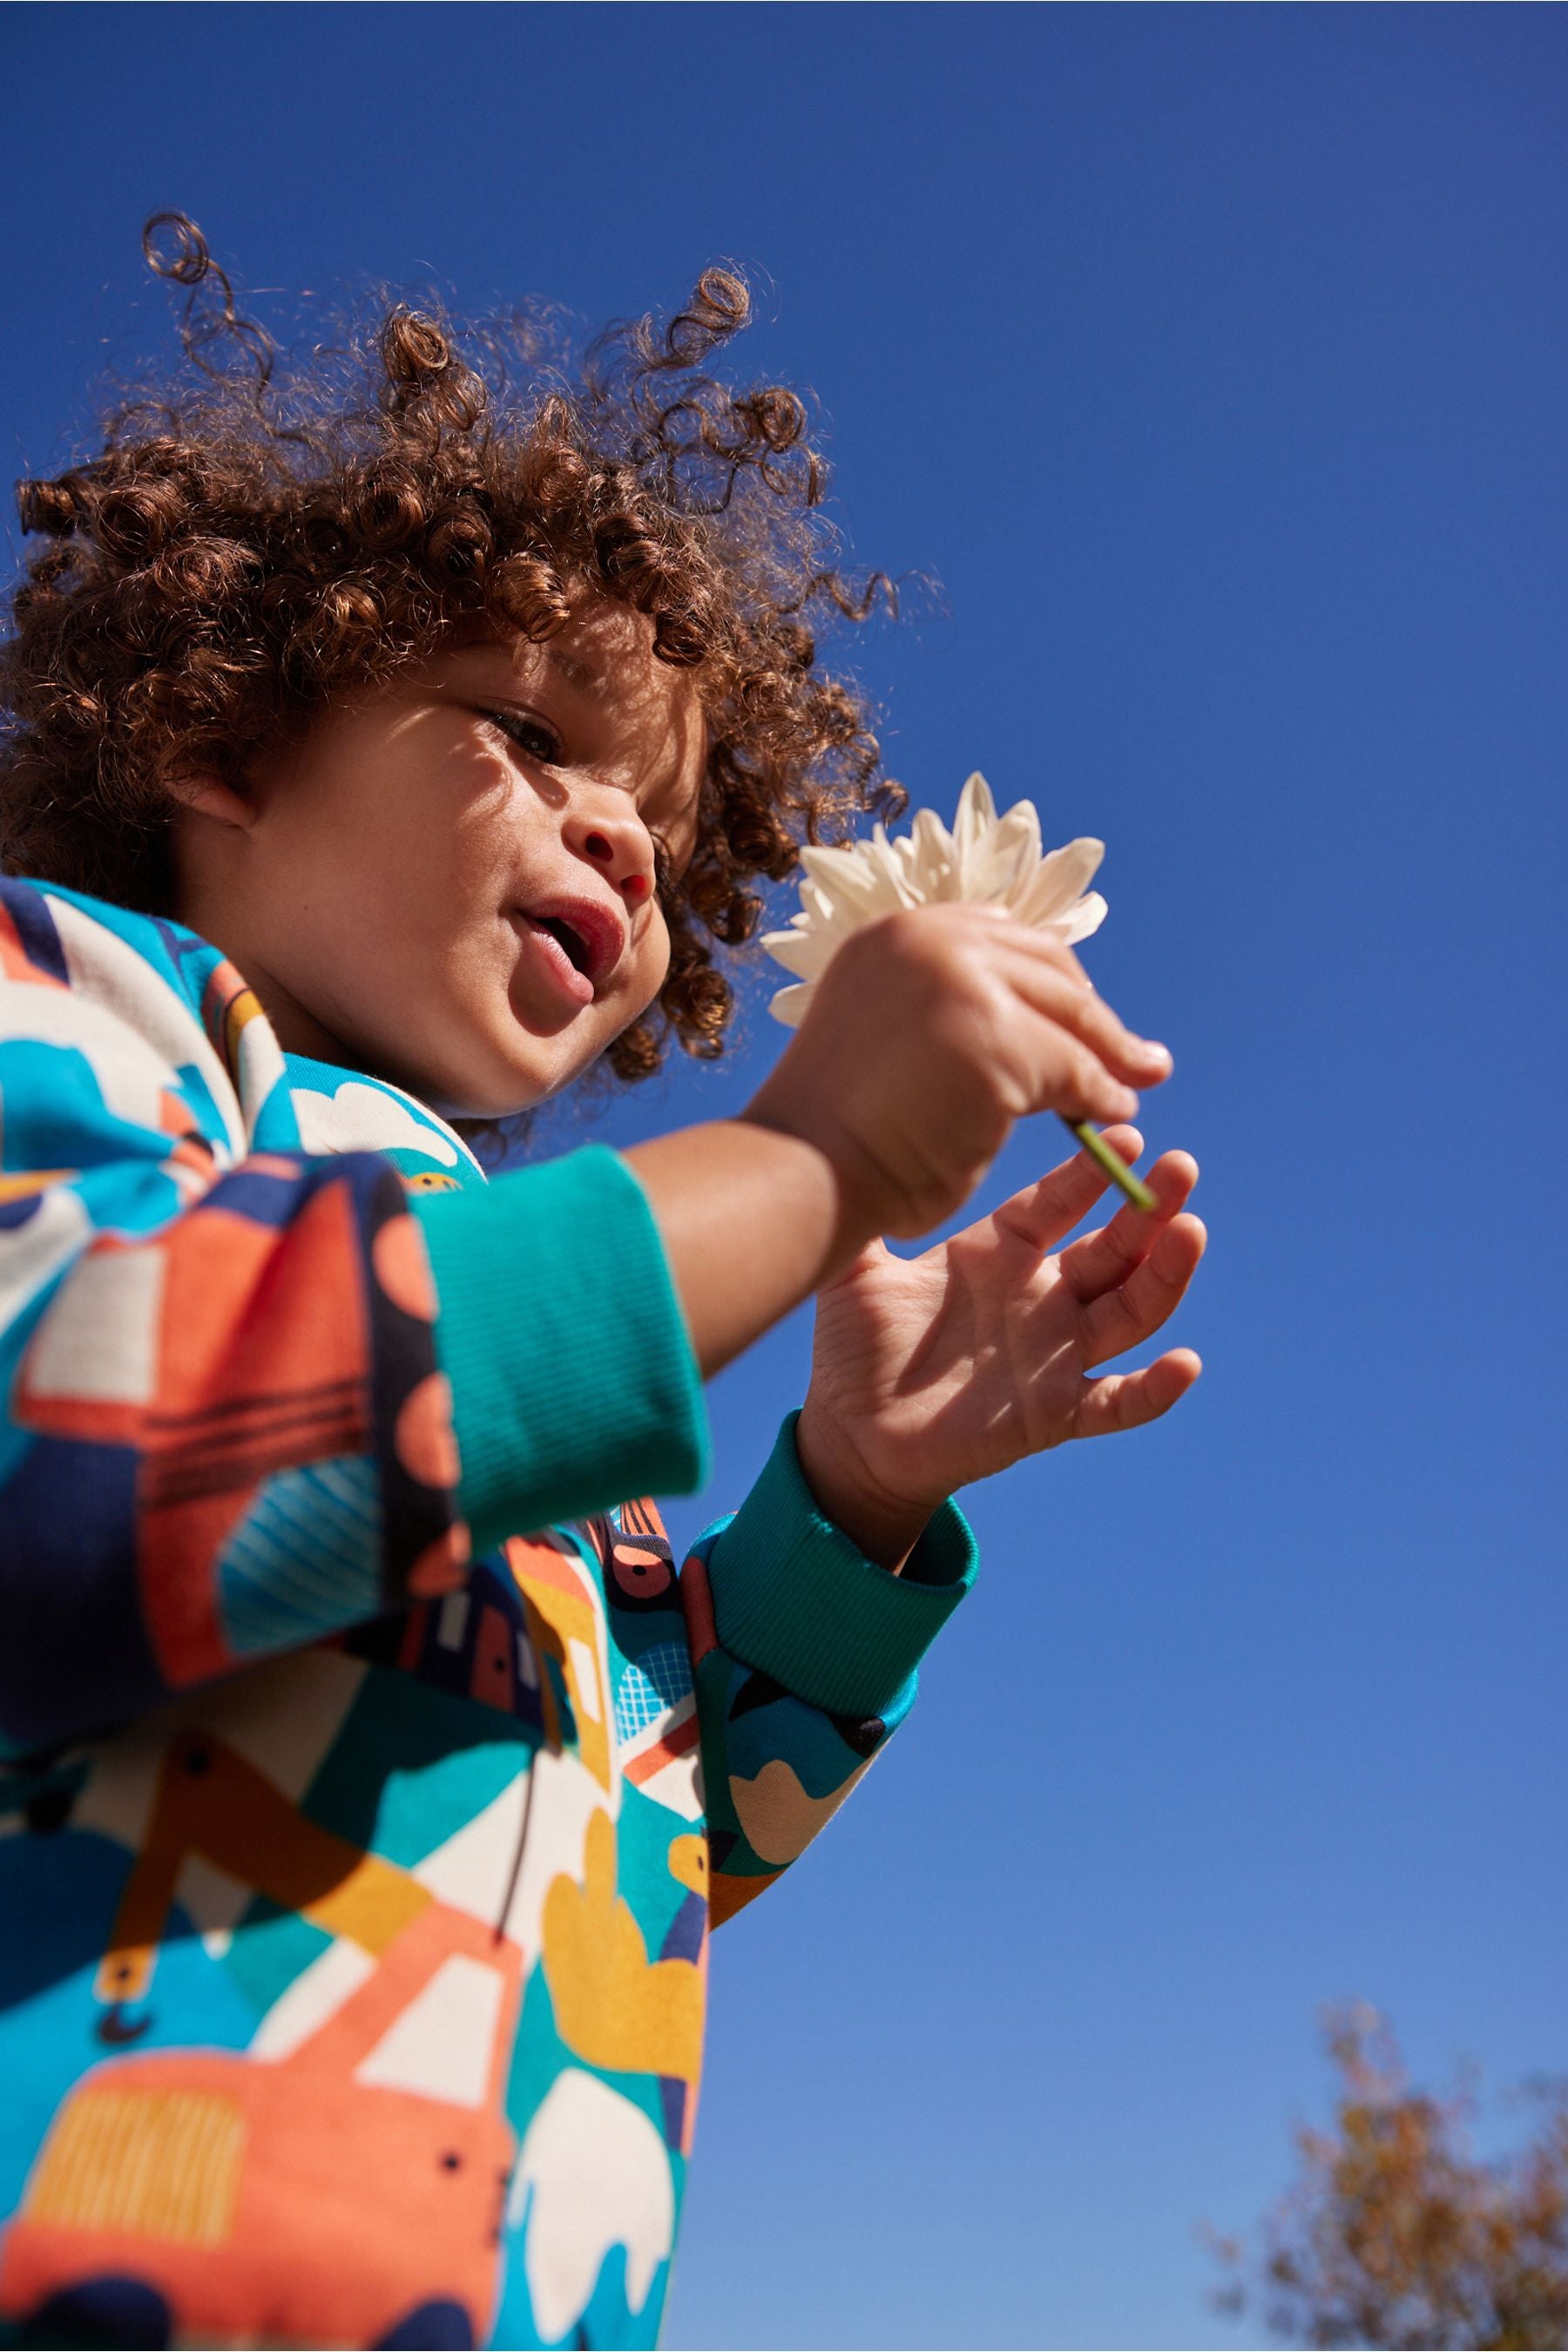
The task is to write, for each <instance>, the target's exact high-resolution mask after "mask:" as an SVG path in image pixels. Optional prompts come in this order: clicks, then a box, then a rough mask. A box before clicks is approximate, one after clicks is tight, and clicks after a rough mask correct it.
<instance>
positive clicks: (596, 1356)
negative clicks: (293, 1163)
mask: <svg viewBox="0 0 1568 2352" xmlns="http://www.w3.org/2000/svg"><path fill="white" fill-rule="evenodd" d="M413 1206H414V1210H415V1213H416V1216H417V1218H418V1220H419V1223H420V1226H421V1228H422V1230H423V1233H424V1237H425V1244H426V1249H427V1250H428V1252H429V1255H430V1264H431V1267H432V1270H433V1272H434V1275H435V1280H436V1290H437V1297H439V1299H440V1302H441V1312H440V1318H439V1320H438V1321H437V1326H436V1349H437V1355H438V1356H439V1358H440V1360H441V1363H442V1365H443V1367H444V1369H445V1370H446V1372H447V1377H448V1379H449V1380H450V1381H451V1386H452V1411H453V1419H454V1422H455V1423H456V1427H457V1437H458V1454H459V1457H460V1459H461V1463H462V1475H461V1480H460V1485H459V1496H460V1499H461V1504H462V1509H463V1516H464V1517H465V1518H466V1520H467V1521H468V1526H469V1528H470V1529H471V1531H472V1536H473V1543H474V1549H475V1550H476V1551H477V1552H481V1553H482V1552H486V1551H489V1550H491V1549H493V1548H494V1547H495V1546H496V1545H497V1544H499V1543H501V1542H503V1541H504V1540H505V1538H507V1537H508V1536H511V1535H517V1534H519V1533H520V1532H521V1531H522V1530H523V1529H524V1528H538V1527H544V1526H547V1525H549V1524H550V1523H552V1522H553V1521H558V1520H563V1519H577V1518H583V1517H586V1516H587V1514H588V1513H589V1512H592V1511H598V1510H603V1509H604V1508H605V1507H606V1506H607V1505H609V1504H611V1503H614V1502H616V1501H618V1500H619V1499H620V1498H621V1496H625V1495H643V1494H649V1495H687V1494H692V1493H694V1492H695V1491H696V1490H697V1489H698V1488H699V1487H700V1486H702V1485H704V1484H705V1483H706V1480H707V1476H708V1467H709V1434H708V1415H707V1407H706V1405H705V1402H704V1400H703V1395H702V1378H701V1373H700V1370H699V1367H698V1363H697V1359H696V1357H695V1355H694V1354H693V1352H692V1348H691V1341H690V1338H689V1334H688V1331H687V1328H686V1324H685V1319H684V1318H683V1315H682V1313H681V1308H680V1303H679V1297H677V1294H676V1289H675V1285H674V1282H673V1280H672V1279H671V1276H670V1272H669V1264H668V1259H667V1258H666V1256H665V1254H664V1244H663V1242H662V1241H661V1240H660V1238H659V1233H658V1225H657V1224H656V1223H655V1221H654V1215H653V1212H652V1210H651V1208H650V1207H649V1206H648V1202H647V1194H646V1193H645V1192H644V1191H643V1189H642V1186H641V1185H640V1183H639V1182H638V1181H637V1178H636V1176H635V1175H634V1174H633V1173H632V1171H631V1169H630V1168H629V1167H628V1166H627V1164H626V1161H625V1160H623V1159H622V1158H621V1157H620V1155H619V1154H618V1153H617V1152H615V1151H611V1150H608V1149H607V1148H606V1147H605V1145H603V1144H591V1145H589V1146H588V1147H587V1148H586V1149H585V1150H581V1151H574V1152H571V1153H569V1154H568V1155H567V1156H566V1157H565V1158H563V1159H561V1160H548V1161H545V1162H542V1164H541V1165H540V1166H539V1167H537V1168H524V1169H518V1170H516V1171H512V1172H511V1173H510V1174H506V1175H501V1176H498V1177H496V1178H495V1179H494V1181H492V1182H491V1183H490V1184H489V1185H488V1186H486V1187H485V1189H484V1190H483V1191H475V1192H432V1193H426V1194H425V1195H424V1196H423V1197H422V1198H417V1197H416V1199H415V1201H414V1202H413ZM520 1513H521V1516H520Z"/></svg>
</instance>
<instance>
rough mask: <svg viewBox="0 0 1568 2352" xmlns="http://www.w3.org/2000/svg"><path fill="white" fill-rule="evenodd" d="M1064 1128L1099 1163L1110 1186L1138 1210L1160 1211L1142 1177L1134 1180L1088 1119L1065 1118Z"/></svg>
mask: <svg viewBox="0 0 1568 2352" xmlns="http://www.w3.org/2000/svg"><path fill="white" fill-rule="evenodd" d="M1062 1125H1063V1126H1064V1127H1065V1128H1068V1129H1069V1130H1070V1131H1071V1132H1072V1133H1073V1134H1074V1135H1076V1136H1077V1138H1078V1139H1079V1142H1080V1143H1081V1144H1082V1146H1083V1148H1084V1150H1086V1151H1087V1152H1088V1154H1089V1158H1090V1159H1091V1160H1098V1162H1099V1164H1100V1167H1101V1168H1103V1169H1104V1171H1105V1172H1106V1174H1107V1175H1108V1176H1109V1177H1110V1181H1111V1182H1112V1183H1113V1184H1120V1185H1121V1190H1122V1191H1123V1192H1125V1193H1126V1195H1127V1197H1128V1199H1129V1200H1130V1201H1131V1203H1132V1205H1133V1207H1134V1208H1135V1209H1154V1208H1158V1206H1159V1202H1157V1201H1156V1200H1155V1198H1154V1195H1153V1193H1152V1192H1151V1191H1150V1190H1149V1187H1148V1186H1147V1184H1145V1183H1144V1181H1143V1179H1142V1176H1134V1174H1133V1173H1132V1171H1131V1168H1129V1166H1128V1165H1127V1162H1126V1161H1125V1160H1122V1159H1121V1158H1120V1157H1119V1156H1118V1155H1117V1153H1115V1152H1114V1151H1112V1150H1111V1148H1110V1144H1109V1143H1107V1141H1106V1139H1105V1138H1104V1136H1103V1135H1101V1134H1100V1133H1099V1131H1098V1130H1097V1129H1094V1128H1092V1127H1090V1125H1089V1121H1088V1119H1087V1118H1064V1119H1063V1120H1062Z"/></svg>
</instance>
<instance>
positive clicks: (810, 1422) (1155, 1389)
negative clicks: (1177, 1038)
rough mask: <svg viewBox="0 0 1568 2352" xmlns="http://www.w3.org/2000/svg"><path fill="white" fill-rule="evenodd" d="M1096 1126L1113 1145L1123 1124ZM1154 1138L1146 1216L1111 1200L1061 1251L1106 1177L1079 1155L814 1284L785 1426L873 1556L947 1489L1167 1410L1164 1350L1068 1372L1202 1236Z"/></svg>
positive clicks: (1154, 1326) (1176, 1301) (1139, 1331)
mask: <svg viewBox="0 0 1568 2352" xmlns="http://www.w3.org/2000/svg"><path fill="white" fill-rule="evenodd" d="M1105 1133H1106V1140H1107V1142H1108V1143H1110V1146H1111V1148H1112V1149H1113V1150H1116V1151H1118V1152H1120V1153H1121V1157H1122V1159H1123V1160H1129V1161H1131V1160H1134V1159H1135V1158H1136V1157H1137V1155H1138V1153H1139V1151H1140V1150H1142V1138H1141V1137H1140V1135H1139V1134H1138V1132H1137V1130H1136V1129H1134V1128H1130V1127H1111V1128H1108V1129H1106V1131H1105ZM1197 1173H1198V1171H1197V1165H1196V1162H1195V1161H1194V1160H1192V1159H1191V1158H1189V1156H1188V1155H1187V1153H1185V1152H1184V1151H1168V1152H1166V1153H1165V1155H1164V1156H1163V1159H1161V1160H1157V1161H1156V1162H1155V1164H1154V1166H1153V1168H1152V1170H1151V1171H1150V1174H1149V1178H1148V1181H1149V1184H1150V1187H1151V1189H1152V1192H1153V1193H1154V1195H1155V1198H1156V1200H1157V1201H1158V1202H1159V1207H1158V1209H1157V1211H1155V1212H1154V1213H1152V1214H1147V1213H1141V1212H1140V1211H1138V1210H1136V1209H1134V1208H1131V1207H1130V1206H1129V1207H1123V1208H1121V1210H1120V1211H1119V1212H1118V1213H1117V1214H1116V1215H1115V1216H1114V1217H1113V1218H1112V1219H1111V1220H1110V1223H1109V1224H1108V1225H1106V1226H1104V1227H1102V1228H1101V1229H1100V1231H1098V1232H1095V1233H1090V1234H1085V1235H1083V1236H1082V1237H1081V1239H1079V1240H1078V1241H1076V1242H1073V1243H1072V1244H1070V1245H1069V1246H1068V1248H1067V1249H1065V1250H1062V1251H1061V1252H1060V1254H1059V1255H1054V1254H1053V1253H1055V1252H1056V1250H1057V1245H1058V1243H1060V1241H1061V1240H1062V1238H1063V1236H1064V1235H1065V1234H1069V1233H1070V1232H1071V1231H1072V1229H1073V1227H1074V1225H1076V1224H1077V1223H1078V1222H1079V1218H1080V1217H1082V1216H1084V1215H1085V1214H1086V1213H1087V1212H1088V1211H1089V1209H1090V1208H1091V1207H1092V1206H1093V1204H1094V1202H1096V1201H1097V1200H1098V1199H1099V1198H1100V1194H1101V1193H1102V1192H1104V1190H1105V1183H1106V1180H1105V1178H1104V1177H1103V1176H1102V1175H1101V1174H1100V1171H1099V1169H1098V1168H1096V1167H1095V1165H1094V1163H1093V1161H1092V1160H1089V1157H1088V1156H1087V1154H1084V1153H1079V1155H1077V1156H1076V1157H1075V1158H1073V1159H1071V1160H1065V1161H1064V1162H1063V1163H1062V1165H1061V1166H1060V1167H1059V1168H1055V1169H1053V1170H1052V1171H1051V1172H1050V1174H1049V1175H1048V1176H1044V1177H1042V1178H1041V1179H1040V1181H1039V1182H1038V1183H1037V1184H1032V1185H1029V1186H1028V1187H1026V1190H1025V1191H1023V1192H1016V1193H1015V1194H1014V1195H1013V1197H1012V1199H1011V1200H1009V1201H1005V1202H1003V1203H1002V1205H1001V1207H1000V1208H998V1209H996V1210H994V1212H993V1213H992V1214H991V1215H990V1216H987V1217H982V1218H980V1219H979V1220H978V1221H977V1222H976V1223H974V1224H973V1225H969V1226H967V1227H965V1229H964V1231H963V1233H960V1234H954V1235H953V1237H952V1240H951V1241H947V1242H941V1243H939V1244H937V1245H936V1247H935V1248H934V1249H929V1250H926V1251H925V1252H923V1253H922V1255H921V1256H919V1257H915V1258H900V1257H896V1256H895V1255H893V1253H892V1252H891V1251H890V1250H889V1248H888V1247H887V1245H886V1244H884V1243H882V1242H880V1241H875V1242H872V1243H871V1244H869V1245H868V1247H867V1248H865V1249H864V1250H862V1251H861V1252H860V1254H859V1255H858V1257H856V1258H855V1259H853V1260H852V1261H851V1263H850V1264H849V1265H847V1267H846V1268H845V1270H844V1272H843V1273H842V1274H839V1275H837V1276H835V1277H834V1279H833V1280H832V1281H831V1282H830V1283H827V1284H826V1286H824V1287H823V1289H822V1290H820V1291H819V1292H818V1294H817V1306H816V1339H815V1342H814V1345H813V1350H812V1373H811V1385H810V1389H809V1391H808V1392H807V1395H806V1399H805V1404H804V1406H803V1407H802V1409H801V1415H800V1420H799V1422H798V1423H797V1424H796V1429H795V1446H796V1451H797V1453H798V1454H799V1457H800V1464H801V1468H802V1470H803V1472H804V1474H805V1480H806V1483H807V1485H808V1486H810V1488H811V1490H812V1493H813V1495H814V1496H815V1497H816V1503H817V1506H818V1507H819V1508H820V1509H821V1510H822V1511H823V1512H824V1513H825V1515H826V1517H828V1518H830V1519H832V1520H833V1521H834V1523H835V1524H836V1525H837V1526H838V1527H840V1528H843V1530H844V1532H845V1533H846V1534H847V1536H849V1537H850V1538H852V1539H853V1540H854V1541H856V1542H857V1543H858V1544H859V1546H860V1548H861V1549H862V1550H863V1551H865V1552H866V1553H867V1555H868V1557H869V1558H870V1559H875V1560H878V1561H879V1562H880V1564H881V1565H882V1566H883V1567H885V1568H894V1569H896V1568H899V1567H901V1566H902V1564H903V1561H904V1560H905V1559H907V1558H908V1556H909V1553H910V1550H911V1549H912V1548H913V1546H914V1544H915V1542H916V1540H917V1539H918V1538H919V1536H920V1533H921V1528H923V1527H924V1526H925V1524H926V1522H927V1520H928V1519H929V1518H930V1517H931V1513H932V1512H933V1511H934V1510H935V1509H936V1508H937V1507H938V1506H939V1505H940V1504H941V1503H942V1501H944V1500H945V1498H946V1497H947V1496H949V1495H951V1494H952V1491H953V1489H954V1488H955V1487H958V1486H968V1485H970V1484H971V1483H972V1482H973V1480H974V1479H976V1478H989V1477H992V1476H994V1474H995V1473H996V1472H997V1471H998V1470H1005V1469H1006V1468H1007V1467H1008V1466H1009V1465H1011V1464H1012V1463H1015V1462H1018V1461H1021V1460H1022V1459H1023V1457H1024V1456H1025V1455H1026V1454H1040V1453H1043V1452H1044V1451H1045V1450H1046V1449H1047V1447H1048V1446H1052V1445H1059V1444H1062V1443H1063V1441H1064V1440H1065V1439H1067V1438H1069V1437H1098V1436H1100V1435H1102V1434H1105V1433H1109V1432H1110V1431H1113V1430H1119V1429H1136V1428H1138V1427H1140V1426H1141V1425H1142V1423H1144V1422H1148V1421H1154V1420H1157V1419H1158V1417H1159V1416H1160V1414H1161V1413H1163V1412H1169V1411H1170V1409H1171V1407H1172V1406H1173V1404H1174V1403H1175V1402H1176V1401H1177V1399H1178V1398H1179V1397H1182V1396H1184V1395H1185V1393H1186V1391H1187V1390H1188V1389H1189V1388H1191V1386H1192V1384H1193V1382H1194V1381H1195V1380H1196V1379H1197V1377H1198V1374H1199V1371H1200V1370H1202V1366H1201V1365H1200V1363H1199V1360H1198V1359H1197V1357H1196V1356H1195V1355H1194V1353H1193V1351H1192V1349H1190V1348H1176V1349H1172V1350H1171V1351H1170V1352H1169V1353H1168V1354H1166V1355H1163V1356H1162V1357H1160V1358H1159V1359H1158V1360H1157V1361H1156V1362H1154V1363H1152V1364H1150V1365H1147V1366H1146V1367H1144V1369H1143V1370H1140V1371H1132V1372H1120V1373H1118V1372H1112V1373H1107V1374H1104V1375H1102V1376H1101V1377H1100V1379H1098V1380H1087V1379H1086V1378H1085V1377H1084V1375H1085V1374H1086V1373H1087V1372H1090V1371H1092V1370H1093V1369H1094V1368H1095V1366H1097V1365H1099V1364H1103V1363H1106V1362H1108V1361H1109V1360H1110V1359H1111V1358H1112V1357H1114V1356H1120V1355H1122V1354H1124V1353H1125V1352H1126V1351H1127V1349H1130V1348H1135V1347H1137V1346H1139V1345H1140V1343H1141V1342H1142V1341H1143V1340H1144V1339H1148V1338H1149V1336H1150V1334H1151V1333H1152V1332H1154V1331H1157V1330H1158V1329H1159V1328H1160V1327H1161V1325H1162V1324H1163V1322H1164V1321H1165V1320H1166V1318H1168V1317H1169V1316H1170V1315H1171V1314H1173V1311H1174V1310H1175V1308H1176V1307H1178V1306H1179V1305H1180V1303H1181V1300H1182V1298H1183V1297H1184V1295H1185V1292H1186V1288H1187V1285H1188V1283H1189V1282H1190V1281H1191V1280H1192V1277H1193V1274H1194V1270H1195V1269H1196V1266H1197V1263H1198V1260H1199V1259H1200V1258H1201V1257H1202V1255H1203V1252H1204V1244H1205V1238H1206V1236H1205V1231H1204V1227H1203V1224H1202V1223H1201V1221H1200V1220H1199V1219H1198V1218H1197V1217H1194V1216H1191V1215H1186V1214H1182V1213H1181V1212H1182V1210H1183V1208H1184V1203H1185V1202H1186V1200H1187V1197H1188V1195H1189V1193H1190V1192H1192V1189H1193V1186H1194V1183H1195V1182H1196V1181H1197Z"/></svg>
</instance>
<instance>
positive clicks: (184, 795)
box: [174, 774, 259, 833]
mask: <svg viewBox="0 0 1568 2352" xmlns="http://www.w3.org/2000/svg"><path fill="white" fill-rule="evenodd" d="M174 793H175V796H176V797H177V798H178V799H179V800H180V801H181V802H182V803H184V806H185V807H186V808H188V809H195V811H196V813H197V814H199V815H201V816H210V817H211V818H213V819H214V821H215V822H216V824H232V825H237V826H238V828H239V830H240V831H241V832H242V833H248V832H249V831H250V828H251V826H252V825H253V824H255V823H256V820H257V817H258V814H259V811H258V808H257V805H256V803H255V802H254V801H253V800H247V799H246V798H245V796H244V794H243V793H237V792H236V791H235V789H234V787H233V785H232V784H226V783H222V782H219V780H218V778H217V777H216V776H213V775H207V774H196V775H186V776H181V777H179V778H177V779H176V781H175V782H174Z"/></svg>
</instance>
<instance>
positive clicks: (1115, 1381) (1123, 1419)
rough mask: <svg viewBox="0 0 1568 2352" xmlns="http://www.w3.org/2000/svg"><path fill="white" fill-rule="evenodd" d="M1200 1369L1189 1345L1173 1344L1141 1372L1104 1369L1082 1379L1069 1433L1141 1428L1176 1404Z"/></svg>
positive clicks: (1090, 1434) (1096, 1433)
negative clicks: (1090, 1378)
mask: <svg viewBox="0 0 1568 2352" xmlns="http://www.w3.org/2000/svg"><path fill="white" fill-rule="evenodd" d="M1202 1370H1203V1363H1202V1361H1201V1360H1200V1359H1199V1358H1198V1357H1197V1356H1195V1355H1194V1352H1193V1350H1192V1349H1191V1348H1173V1349H1172V1350H1171V1352H1170V1354H1169V1355H1168V1356H1161V1357H1160V1358H1159V1359H1158V1360H1156V1361H1155V1362H1154V1363H1152V1364H1146V1365H1145V1366H1144V1368H1143V1370H1142V1371H1141V1372H1104V1373H1102V1374H1101V1375H1100V1379H1099V1380H1097V1381H1085V1382H1084V1384H1083V1394H1082V1396H1081V1397H1080V1398H1079V1407H1078V1411H1077V1412H1076V1413H1075V1414H1074V1415H1073V1432H1072V1433H1073V1435H1074V1436H1075V1437H1112V1436H1114V1435H1115V1433H1116V1432H1117V1431H1118V1430H1119V1429H1142V1427H1143V1425H1144V1423H1146V1422H1151V1421H1158V1420H1159V1418H1160V1415H1161V1414H1162V1413H1163V1412H1170V1410H1171V1407H1172V1406H1173V1404H1179V1403H1180V1402H1181V1400H1182V1399H1183V1397H1184V1396H1185V1395H1186V1392H1187V1391H1188V1390H1189V1389H1190V1388H1191V1387H1192V1385H1193V1382H1194V1381H1195V1380H1196V1379H1197V1377H1198V1374H1199V1373H1200V1372H1201V1371H1202Z"/></svg>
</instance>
